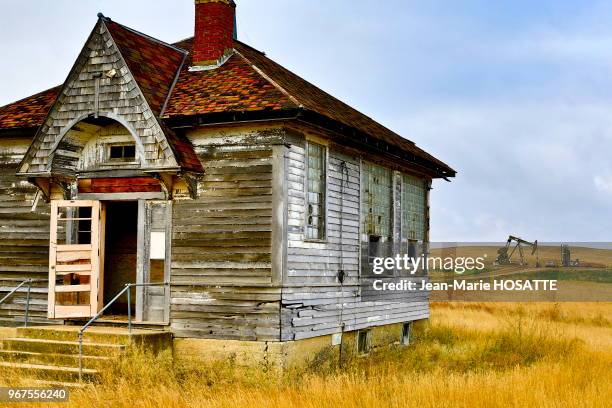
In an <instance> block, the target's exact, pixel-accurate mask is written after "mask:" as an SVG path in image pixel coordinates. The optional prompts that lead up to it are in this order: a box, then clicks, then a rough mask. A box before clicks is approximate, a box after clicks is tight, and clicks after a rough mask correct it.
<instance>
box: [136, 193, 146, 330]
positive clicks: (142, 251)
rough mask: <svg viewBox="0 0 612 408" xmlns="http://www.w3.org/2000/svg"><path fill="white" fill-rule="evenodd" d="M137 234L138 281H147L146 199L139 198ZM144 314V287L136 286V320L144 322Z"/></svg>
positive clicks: (139, 282) (140, 282)
mask: <svg viewBox="0 0 612 408" xmlns="http://www.w3.org/2000/svg"><path fill="white" fill-rule="evenodd" d="M136 230H137V236H136V283H138V284H142V283H144V282H145V276H146V271H145V269H146V268H147V266H148V262H147V248H146V240H145V234H146V230H147V228H146V201H145V200H138V226H137V229H136ZM143 315H144V287H142V286H137V287H136V316H135V317H136V321H137V322H142V320H143Z"/></svg>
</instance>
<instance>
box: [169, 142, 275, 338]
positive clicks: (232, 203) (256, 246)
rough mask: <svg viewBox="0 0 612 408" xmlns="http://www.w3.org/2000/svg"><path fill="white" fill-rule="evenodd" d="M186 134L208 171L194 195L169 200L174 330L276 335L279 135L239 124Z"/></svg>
mask: <svg viewBox="0 0 612 408" xmlns="http://www.w3.org/2000/svg"><path fill="white" fill-rule="evenodd" d="M191 138H192V142H193V143H194V146H195V148H196V152H197V153H198V155H199V157H200V159H201V161H202V163H203V164H204V167H205V175H204V177H203V178H202V179H201V180H200V182H199V183H198V198H197V199H195V200H176V201H175V203H174V205H173V220H172V221H173V226H172V231H173V235H172V272H171V281H172V292H171V298H172V299H171V312H170V319H171V325H172V330H173V332H174V334H175V336H178V337H204V338H219V339H240V340H276V341H278V340H279V333H280V327H279V325H280V323H279V310H280V288H279V287H278V285H277V284H275V283H274V280H275V279H274V274H273V268H272V259H271V258H272V257H271V250H272V244H271V242H272V237H273V232H272V213H273V198H272V197H273V190H274V188H273V184H274V175H273V156H274V154H273V151H274V149H275V147H273V146H272V144H273V143H274V141H275V140H276V138H275V137H273V136H271V135H270V134H258V133H257V132H255V133H250V132H240V131H236V133H234V134H230V135H218V134H214V133H213V134H208V133H206V134H204V135H200V136H198V137H194V136H192V137H191Z"/></svg>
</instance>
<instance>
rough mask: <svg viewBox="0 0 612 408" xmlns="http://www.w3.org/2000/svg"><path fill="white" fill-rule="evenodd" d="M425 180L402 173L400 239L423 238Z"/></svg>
mask: <svg viewBox="0 0 612 408" xmlns="http://www.w3.org/2000/svg"><path fill="white" fill-rule="evenodd" d="M425 191H426V188H425V180H423V179H420V178H418V177H414V176H409V175H407V174H403V175H402V197H401V202H402V226H401V234H402V241H403V242H405V241H407V240H411V241H423V240H424V239H425V196H426V194H425Z"/></svg>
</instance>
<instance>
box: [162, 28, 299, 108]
mask: <svg viewBox="0 0 612 408" xmlns="http://www.w3.org/2000/svg"><path fill="white" fill-rule="evenodd" d="M176 45H177V46H179V47H181V48H185V49H188V50H191V48H192V45H193V41H192V39H189V40H185V41H182V42H180V43H177V44H176ZM190 66H191V54H190V56H189V57H188V59H187V61H186V62H185V64H184V66H183V69H182V71H181V75H180V76H179V79H178V82H177V83H176V86H175V87H174V90H173V91H172V95H171V96H170V99H169V100H168V106H167V107H166V110H165V111H164V113H163V117H165V118H168V117H173V116H190V115H202V114H207V113H221V112H231V111H239V112H243V111H260V110H280V109H286V108H297V105H296V104H295V103H293V102H292V101H291V99H290V98H289V97H288V96H287V95H285V94H283V93H282V92H281V91H280V90H279V89H278V88H277V87H275V86H274V85H272V84H271V83H270V82H269V81H268V80H266V79H265V78H264V77H262V76H261V75H260V74H259V73H258V72H257V71H256V70H255V69H253V67H252V66H251V65H250V64H249V63H248V61H246V60H245V59H244V58H242V57H240V56H239V55H233V56H232V57H230V59H229V60H228V61H227V62H226V63H225V64H223V65H222V66H221V67H220V68H218V69H212V70H208V71H189V67H190Z"/></svg>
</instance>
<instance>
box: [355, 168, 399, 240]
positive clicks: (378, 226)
mask: <svg viewBox="0 0 612 408" xmlns="http://www.w3.org/2000/svg"><path fill="white" fill-rule="evenodd" d="M362 170H363V181H362V184H363V194H362V205H361V208H362V212H363V214H362V219H363V223H364V225H363V233H364V234H366V235H375V236H379V237H386V238H388V239H391V237H392V231H393V228H392V225H393V224H392V214H393V210H392V193H393V191H392V186H393V183H392V178H391V170H389V169H386V168H384V167H381V166H376V165H374V164H370V163H365V162H364V163H363V168H362Z"/></svg>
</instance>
